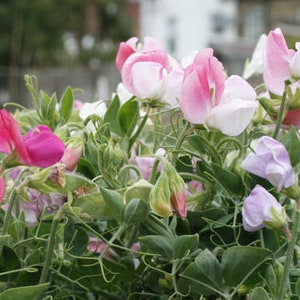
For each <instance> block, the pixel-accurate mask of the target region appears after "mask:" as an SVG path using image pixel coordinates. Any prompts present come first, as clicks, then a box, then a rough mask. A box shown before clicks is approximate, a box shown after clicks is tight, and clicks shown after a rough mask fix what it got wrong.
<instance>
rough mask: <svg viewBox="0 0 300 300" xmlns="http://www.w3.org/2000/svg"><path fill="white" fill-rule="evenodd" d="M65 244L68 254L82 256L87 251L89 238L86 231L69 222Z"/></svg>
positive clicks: (65, 232) (66, 228) (65, 234)
mask: <svg viewBox="0 0 300 300" xmlns="http://www.w3.org/2000/svg"><path fill="white" fill-rule="evenodd" d="M64 242H65V247H66V248H67V249H68V253H70V254H71V255H75V256H80V255H82V254H83V253H84V252H85V251H86V248H87V245H88V242H89V237H88V235H87V233H86V231H85V230H83V229H82V228H81V227H79V226H76V225H75V224H74V223H73V222H70V221H69V222H68V224H67V225H66V227H65V228H64Z"/></svg>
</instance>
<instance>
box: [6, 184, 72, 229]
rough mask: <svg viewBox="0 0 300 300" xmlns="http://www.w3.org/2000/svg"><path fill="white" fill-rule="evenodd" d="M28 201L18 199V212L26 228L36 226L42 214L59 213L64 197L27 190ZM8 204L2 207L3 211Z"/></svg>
mask: <svg viewBox="0 0 300 300" xmlns="http://www.w3.org/2000/svg"><path fill="white" fill-rule="evenodd" d="M28 198H29V200H28V199H22V198H20V212H23V213H24V217H25V223H26V225H27V226H36V225H37V224H38V221H39V217H40V215H41V213H42V212H44V213H46V214H50V213H53V212H57V211H59V209H60V208H61V207H62V206H63V205H64V202H65V199H66V196H64V195H61V194H56V193H49V194H41V193H40V192H39V191H37V190H35V189H32V188H30V189H28ZM8 205H9V204H8V203H5V204H4V205H3V206H2V209H3V210H4V211H6V210H7V208H8Z"/></svg>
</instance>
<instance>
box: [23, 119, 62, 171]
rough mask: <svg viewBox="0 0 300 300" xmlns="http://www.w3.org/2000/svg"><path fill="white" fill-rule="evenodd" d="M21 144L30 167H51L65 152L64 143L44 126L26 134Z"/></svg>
mask: <svg viewBox="0 0 300 300" xmlns="http://www.w3.org/2000/svg"><path fill="white" fill-rule="evenodd" d="M23 142H24V145H25V148H26V151H27V153H28V155H29V157H30V165H33V166H36V167H41V168H45V167H49V166H52V165H53V164H55V163H56V162H58V161H59V160H60V159H61V157H62V156H63V154H64V151H65V145H64V143H63V142H62V141H61V140H60V139H59V138H58V137H57V136H56V135H55V134H54V133H53V132H52V131H51V130H50V128H49V127H47V126H44V125H40V126H37V127H35V128H33V129H31V130H30V131H29V132H27V133H26V134H25V136H24V138H23Z"/></svg>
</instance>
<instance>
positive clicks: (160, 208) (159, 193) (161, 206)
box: [149, 173, 172, 217]
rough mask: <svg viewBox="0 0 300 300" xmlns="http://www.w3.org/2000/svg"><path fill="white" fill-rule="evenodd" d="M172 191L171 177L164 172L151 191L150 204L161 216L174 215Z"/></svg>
mask: <svg viewBox="0 0 300 300" xmlns="http://www.w3.org/2000/svg"><path fill="white" fill-rule="evenodd" d="M170 199H171V193H170V189H169V179H168V177H167V176H166V175H165V174H164V173H162V174H161V175H160V176H159V178H158V180H157V182H156V184H155V185H154V188H153V189H152V191H151V192H150V196H149V204H150V207H151V209H152V210H153V212H154V213H156V214H157V215H159V216H161V217H170V216H172V206H171V201H170Z"/></svg>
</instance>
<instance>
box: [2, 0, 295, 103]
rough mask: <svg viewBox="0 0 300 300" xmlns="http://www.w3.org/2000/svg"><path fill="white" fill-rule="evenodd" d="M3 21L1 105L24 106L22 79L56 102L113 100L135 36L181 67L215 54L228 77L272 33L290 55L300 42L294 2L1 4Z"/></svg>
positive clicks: (22, 0) (51, 0)
mask: <svg viewBox="0 0 300 300" xmlns="http://www.w3.org/2000/svg"><path fill="white" fill-rule="evenodd" d="M0 20H1V21H0V22H1V26H0V104H1V103H2V104H3V103H6V102H8V101H13V102H18V103H21V104H23V105H25V106H30V105H31V100H30V96H29V93H28V92H27V90H26V87H25V84H24V75H25V74H29V75H36V76H37V77H38V79H39V86H40V88H41V89H43V90H44V91H46V92H47V93H49V94H52V93H53V92H56V93H57V96H58V98H60V96H61V95H62V93H63V91H64V89H65V88H66V87H67V86H71V87H72V88H80V89H82V91H81V92H78V94H77V93H76V97H77V98H78V99H80V100H82V101H88V102H92V101H95V100H99V99H107V98H110V97H111V93H112V92H114V91H115V89H116V86H117V84H118V82H119V81H120V75H119V74H118V72H117V70H116V68H115V64H114V59H115V55H116V51H117V49H118V45H119V43H120V42H121V41H126V40H127V39H128V38H130V37H132V36H137V37H139V38H141V39H142V38H143V37H144V36H152V37H155V38H156V39H158V40H160V41H161V42H162V43H163V45H164V47H165V49H166V50H167V51H169V53H170V54H171V55H173V56H174V57H175V58H176V59H178V60H181V59H182V58H183V57H184V56H187V55H189V54H190V53H191V52H192V51H193V50H197V51H199V50H201V49H202V48H205V47H212V48H214V50H215V55H216V56H218V58H219V59H220V60H221V61H222V62H223V64H224V66H225V68H226V70H227V73H228V74H229V75H230V74H238V75H241V74H242V71H243V66H244V63H245V60H246V59H247V58H249V57H251V54H252V51H253V49H254V47H255V45H256V42H257V40H258V38H259V36H260V35H261V34H262V33H268V31H269V30H270V29H274V28H276V27H280V28H281V30H282V31H283V33H284V35H285V37H286V39H287V42H288V44H289V47H291V48H292V47H294V43H295V41H298V40H299V41H300V1H299V0H209V1H208V0H64V1H61V0H1V3H0Z"/></svg>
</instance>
